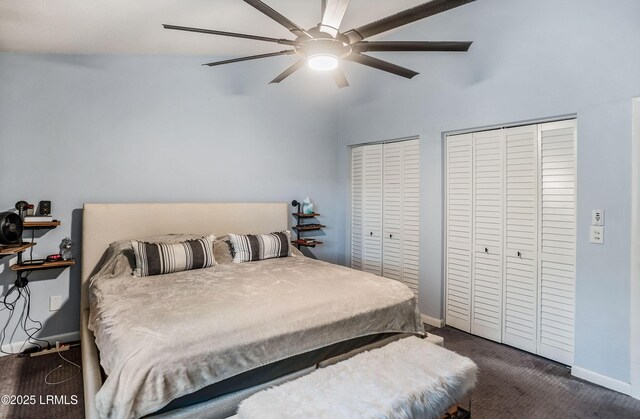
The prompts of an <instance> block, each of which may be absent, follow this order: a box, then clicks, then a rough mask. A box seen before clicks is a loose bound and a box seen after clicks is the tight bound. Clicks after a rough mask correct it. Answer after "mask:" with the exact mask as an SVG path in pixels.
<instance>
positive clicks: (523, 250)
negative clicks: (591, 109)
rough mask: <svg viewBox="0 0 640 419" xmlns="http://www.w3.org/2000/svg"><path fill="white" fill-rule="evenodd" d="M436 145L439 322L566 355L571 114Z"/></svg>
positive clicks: (571, 249) (569, 358)
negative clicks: (441, 281)
mask: <svg viewBox="0 0 640 419" xmlns="http://www.w3.org/2000/svg"><path fill="white" fill-rule="evenodd" d="M445 145H446V146H445V151H446V156H445V176H446V180H445V194H446V199H445V205H446V210H445V212H446V213H445V215H446V230H445V233H446V246H445V258H446V261H445V268H446V270H445V276H446V287H445V289H446V295H445V304H446V323H447V324H449V325H451V326H453V327H457V328H459V329H462V330H465V331H467V332H470V333H473V334H476V335H479V336H483V337H485V338H488V339H492V340H495V341H497V342H502V343H506V344H508V345H511V346H514V347H517V348H520V349H523V350H526V351H529V352H533V353H537V354H539V355H542V356H545V357H547V358H551V359H553V360H556V361H559V362H563V363H565V364H572V363H573V338H574V335H573V333H574V332H573V330H574V306H575V297H574V294H575V217H576V212H575V186H576V184H575V176H576V175H575V173H576V172H575V120H568V121H558V122H551V123H544V124H533V125H527V126H518V127H511V128H502V129H497V130H490V131H481V132H474V133H468V134H459V135H450V136H447V139H446V144H445Z"/></svg>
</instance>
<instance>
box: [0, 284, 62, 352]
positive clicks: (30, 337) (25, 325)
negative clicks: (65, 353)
mask: <svg viewBox="0 0 640 419" xmlns="http://www.w3.org/2000/svg"><path fill="white" fill-rule="evenodd" d="M29 274H31V272H29V273H27V274H26V275H25V276H24V278H27V277H28V276H29ZM14 293H16V294H17V295H16V297H15V298H14V299H13V301H11V300H10V299H9V298H10V296H11V295H12V294H14ZM20 300H24V303H23V304H22V310H21V312H20V316H19V318H18V322H17V324H16V327H15V329H14V330H13V332H12V334H11V339H12V340H13V336H14V335H15V333H16V332H17V331H18V328H19V327H20V328H22V330H23V331H24V332H25V333H26V335H27V340H25V341H24V343H23V344H22V346H21V347H20V350H19V351H18V352H17V353H12V352H6V351H5V350H4V349H2V348H3V346H4V342H5V340H6V338H7V329H8V328H9V325H10V324H11V321H12V320H13V318H14V315H15V314H16V306H17V305H18V302H19V301H20ZM0 309H1V310H0V311H5V310H8V311H9V318H8V319H7V322H6V323H5V324H4V326H3V327H2V329H1V330H0V353H2V354H5V355H16V354H20V353H22V352H23V350H25V349H24V348H25V345H26V344H31V345H34V347H37V348H38V350H42V349H44V348H43V345H41V343H42V344H45V345H46V348H47V349H50V348H51V344H50V343H49V341H46V340H43V339H38V338H36V337H35V335H36V334H37V333H38V332H40V331H41V330H42V322H40V321H38V320H34V319H33V318H31V289H30V288H29V285H28V284H27V285H25V286H24V287H17V286H15V285H14V286H12V287H11V288H9V291H8V292H7V293H6V294H5V296H4V297H3V299H2V305H0ZM30 323H31V324H30ZM38 342H40V343H38Z"/></svg>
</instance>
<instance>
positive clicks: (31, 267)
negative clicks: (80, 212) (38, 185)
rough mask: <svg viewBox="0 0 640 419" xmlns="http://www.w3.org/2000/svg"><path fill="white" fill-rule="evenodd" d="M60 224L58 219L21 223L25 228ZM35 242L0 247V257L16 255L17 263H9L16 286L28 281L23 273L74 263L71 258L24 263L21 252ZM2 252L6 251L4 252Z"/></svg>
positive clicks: (49, 226) (24, 284)
mask: <svg viewBox="0 0 640 419" xmlns="http://www.w3.org/2000/svg"><path fill="white" fill-rule="evenodd" d="M59 225H60V221H58V220H53V221H37V222H26V223H24V224H23V227H24V228H25V229H53V228H56V227H58V226H59ZM35 245H36V243H34V242H31V243H22V244H20V245H16V246H9V247H6V248H0V257H3V256H9V255H16V256H18V263H15V264H13V265H11V270H12V271H13V272H15V273H16V276H17V279H16V287H18V288H23V287H25V286H26V285H27V284H28V283H29V281H28V280H27V277H26V276H22V274H23V273H25V272H26V273H28V272H31V271H43V270H45V269H56V268H68V267H69V266H72V265H75V264H76V262H75V260H73V259H69V260H57V261H55V262H42V263H25V262H24V261H23V259H22V254H23V253H24V252H25V251H26V250H27V249H30V248H31V247H33V246H35ZM3 252H7V253H6V254H4V253H3Z"/></svg>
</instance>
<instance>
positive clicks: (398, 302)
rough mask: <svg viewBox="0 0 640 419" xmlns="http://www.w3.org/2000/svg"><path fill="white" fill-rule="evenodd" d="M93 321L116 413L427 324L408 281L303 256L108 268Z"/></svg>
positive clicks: (99, 402) (135, 411)
mask: <svg viewBox="0 0 640 419" xmlns="http://www.w3.org/2000/svg"><path fill="white" fill-rule="evenodd" d="M111 256H113V255H111ZM110 263H111V262H110V260H109V257H107V260H106V262H105V265H106V266H109V264H110ZM89 327H90V329H91V330H93V332H94V335H95V337H96V345H97V346H98V349H99V350H100V355H101V359H100V361H101V366H102V368H103V369H104V371H105V372H106V374H107V375H108V377H107V379H106V380H105V382H104V384H103V386H102V387H101V389H100V390H99V391H98V393H97V394H96V407H97V409H98V411H99V413H100V414H101V416H103V417H117V418H127V417H141V416H144V415H146V414H150V413H153V412H157V411H158V410H160V409H162V408H163V407H165V406H167V405H169V404H170V403H171V402H172V401H173V400H176V399H179V398H180V397H183V396H186V395H191V394H195V395H196V396H195V397H196V398H198V397H200V396H202V394H201V395H200V396H199V395H198V393H197V392H198V391H200V390H202V389H204V388H207V387H210V386H212V385H215V384H216V383H222V382H224V381H225V380H229V379H232V378H233V377H237V380H238V383H236V384H235V385H239V386H244V385H246V383H242V379H240V378H242V377H243V376H242V374H244V373H247V372H250V371H256V370H257V371H259V369H260V368H261V367H265V366H269V365H272V366H273V365H274V363H278V362H279V361H283V360H286V359H289V358H295V357H296V356H299V355H302V354H307V353H311V352H313V351H316V350H319V349H321V348H326V347H330V346H331V345H335V344H337V343H340V342H347V341H349V340H352V339H355V338H360V337H367V336H375V335H379V334H385V333H414V334H422V333H424V330H423V326H422V322H421V320H420V314H419V311H418V308H417V305H416V301H415V298H414V295H413V293H412V292H411V291H410V290H409V288H407V287H406V286H405V285H403V284H401V283H399V282H397V281H393V280H389V279H385V278H381V277H378V276H375V275H371V274H367V273H363V272H359V271H354V270H351V269H348V268H344V267H341V266H337V265H332V264H328V263H325V262H321V261H317V260H313V259H310V258H306V257H302V256H295V257H287V258H280V259H270V260H265V261H259V262H249V263H241V264H234V263H227V264H220V265H217V266H215V267H213V268H208V269H199V270H193V271H186V272H179V273H173V274H168V275H158V276H151V277H144V278H139V277H132V276H131V275H129V274H121V273H118V272H117V269H116V270H113V269H102V270H100V272H99V273H98V274H97V275H96V276H94V277H93V278H92V280H91V315H90V324H89ZM307 362H309V361H308V360H307ZM313 362H315V360H314V361H313ZM287 368H291V366H288V367H287ZM264 371H265V370H263V372H264ZM281 373H282V370H281V371H279V372H278V371H276V374H281ZM265 375H267V374H265ZM245 378H246V376H245ZM210 396H211V395H207V396H206V397H210Z"/></svg>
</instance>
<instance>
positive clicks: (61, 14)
mask: <svg viewBox="0 0 640 419" xmlns="http://www.w3.org/2000/svg"><path fill="white" fill-rule="evenodd" d="M265 2H266V3H267V4H269V5H270V6H271V7H273V8H274V9H276V10H278V11H279V12H280V13H282V14H283V15H285V16H286V17H288V18H289V19H290V20H292V21H294V22H295V23H297V24H298V25H300V26H302V27H306V28H309V27H312V26H315V25H317V24H318V22H319V21H320V0H265ZM424 2H426V0H394V1H382V0H352V1H351V4H350V5H349V9H348V11H347V14H346V16H345V19H344V21H343V26H342V28H341V29H342V30H346V29H351V28H353V27H356V26H360V25H362V24H365V23H368V22H370V21H374V20H377V19H379V18H382V17H385V16H387V15H389V14H393V13H395V12H398V11H400V10H403V9H406V8H408V7H412V6H415V5H417V4H421V3H424ZM163 23H168V24H173V25H180V26H192V27H200V28H206V29H217V30H223V31H229V32H242V33H249V34H254V35H262V36H268V37H274V38H290V39H293V38H294V37H293V36H292V35H291V34H290V33H289V32H288V31H287V30H286V29H285V28H283V27H282V26H280V25H279V24H277V23H276V22H274V21H272V20H271V19H269V18H268V17H267V16H265V15H263V14H262V13H260V12H259V11H257V10H255V9H254V8H252V7H251V6H249V5H248V4H246V3H245V2H243V1H242V0H0V51H5V52H22V53H60V54H183V55H245V54H252V53H260V52H267V51H279V50H281V49H286V47H284V48H283V46H282V45H278V44H272V43H269V42H260V41H250V40H245V39H237V38H228V37H220V36H214V35H207V34H199V33H188V32H179V31H172V30H166V29H163V28H162V24H163ZM383 35H386V34H383Z"/></svg>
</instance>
